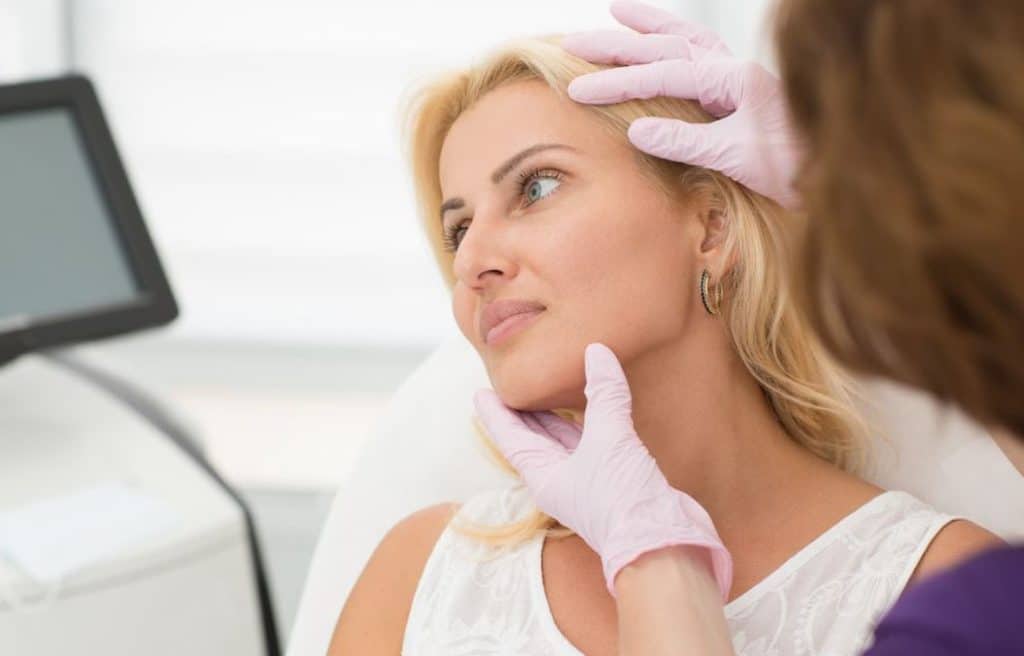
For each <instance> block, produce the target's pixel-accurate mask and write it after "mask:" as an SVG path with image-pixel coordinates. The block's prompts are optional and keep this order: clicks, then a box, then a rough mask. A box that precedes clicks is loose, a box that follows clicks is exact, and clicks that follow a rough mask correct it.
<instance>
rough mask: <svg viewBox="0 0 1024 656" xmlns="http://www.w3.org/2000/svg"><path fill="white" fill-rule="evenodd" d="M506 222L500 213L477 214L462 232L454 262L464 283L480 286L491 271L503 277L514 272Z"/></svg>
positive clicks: (454, 267)
mask: <svg viewBox="0 0 1024 656" xmlns="http://www.w3.org/2000/svg"><path fill="white" fill-rule="evenodd" d="M507 223H508V222H507V219H506V217H504V216H501V215H500V214H497V213H493V214H490V215H480V214H479V213H478V214H477V215H476V216H475V217H474V218H473V220H472V222H471V223H469V224H468V225H467V226H466V229H464V230H463V232H462V241H460V242H459V247H458V249H457V250H456V251H455V260H454V263H453V272H454V273H455V276H456V277H457V278H459V279H460V280H461V281H462V282H463V284H466V285H468V286H475V285H479V284H480V283H481V281H482V279H483V277H484V276H485V274H487V273H488V272H494V273H495V274H497V275H502V276H507V275H510V274H511V273H512V272H513V270H514V266H515V265H514V262H513V259H512V257H511V253H510V249H509V247H508V246H509V244H508V231H507V226H506V224H507Z"/></svg>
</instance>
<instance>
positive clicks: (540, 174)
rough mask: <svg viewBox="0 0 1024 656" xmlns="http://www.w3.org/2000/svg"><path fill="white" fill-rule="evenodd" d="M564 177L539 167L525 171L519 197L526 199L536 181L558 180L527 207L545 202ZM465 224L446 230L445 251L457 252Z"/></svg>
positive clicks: (517, 183) (520, 181) (521, 178)
mask: <svg viewBox="0 0 1024 656" xmlns="http://www.w3.org/2000/svg"><path fill="white" fill-rule="evenodd" d="M563 177H564V176H563V174H562V172H561V171H559V170H557V169H550V168H539V167H538V168H533V169H527V170H525V171H523V172H522V173H520V174H519V176H518V180H517V182H516V186H517V188H518V189H517V195H518V196H519V197H520V198H522V197H524V196H525V194H526V191H527V188H529V187H530V185H532V184H533V183H534V182H535V181H538V180H547V179H551V180H556V181H557V182H558V184H557V185H556V186H555V187H554V188H552V189H551V191H550V192H549V193H547V194H545V195H544V196H541V197H540V198H537V199H535V200H528V202H526V205H527V206H529V205H533V204H534V203H536V202H537V201H540V200H543V199H545V198H547V197H548V196H550V195H551V194H553V193H555V192H556V191H557V190H558V187H560V186H561V183H562V179H563ZM465 224H466V221H460V222H459V223H458V224H456V225H450V226H448V227H446V228H444V235H443V240H444V250H446V251H448V252H449V253H454V252H455V251H456V250H458V248H459V243H461V242H462V239H461V238H460V237H459V233H460V232H462V231H463V230H468V228H464V227H463V226H464V225H465Z"/></svg>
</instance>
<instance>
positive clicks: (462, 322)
mask: <svg viewBox="0 0 1024 656" xmlns="http://www.w3.org/2000/svg"><path fill="white" fill-rule="evenodd" d="M620 170H621V169H620ZM624 177H625V176H621V175H620V176H618V177H617V179H613V180H611V181H608V182H610V183H612V184H595V185H592V186H591V187H588V188H587V189H577V190H573V191H572V192H570V193H572V198H568V193H567V194H566V197H563V198H560V199H557V200H556V199H555V198H554V197H552V201H551V202H552V203H553V204H552V206H551V208H550V209H546V210H545V214H544V215H542V214H540V213H536V214H534V215H533V216H532V217H529V216H528V213H527V214H524V215H523V216H521V217H518V220H519V221H520V223H517V224H516V225H517V227H516V233H515V236H514V237H512V238H511V239H509V240H506V241H505V242H504V243H506V244H510V245H509V246H508V248H509V249H510V252H509V254H508V255H507V257H515V258H517V260H518V262H517V263H516V264H517V269H518V275H517V278H521V280H513V281H510V284H509V285H508V286H509V289H510V291H507V292H503V291H499V292H498V293H497V296H499V297H500V296H527V297H534V298H538V299H540V300H542V301H543V302H545V303H546V304H547V305H548V309H547V310H545V311H544V314H543V315H542V316H541V317H539V318H538V320H537V321H536V323H535V324H534V325H532V326H530V327H529V328H528V329H527V330H525V331H523V332H522V333H520V334H518V335H516V336H514V337H513V338H512V339H511V340H509V341H508V342H506V343H503V344H501V345H499V346H498V347H497V348H495V349H491V348H489V347H486V346H484V345H483V344H481V343H480V340H479V337H477V336H476V334H475V332H470V331H475V325H473V321H472V318H473V316H474V313H475V306H476V303H477V302H478V301H477V299H476V298H475V294H474V293H473V292H472V291H470V290H469V289H468V288H466V287H465V286H463V285H461V284H460V285H457V287H456V289H455V291H454V294H453V311H454V312H455V315H456V318H457V322H458V323H459V326H460V329H461V330H462V332H463V334H464V335H467V338H468V339H470V342H471V343H472V344H473V345H474V347H475V348H476V349H477V351H478V353H480V356H481V358H482V360H483V362H484V365H485V367H486V369H487V373H488V376H489V378H490V380H491V384H492V386H493V388H494V390H495V391H496V392H497V393H498V395H499V396H500V397H501V399H502V401H503V402H504V403H505V404H506V405H508V406H509V407H511V408H514V409H517V410H549V409H553V408H572V409H576V410H579V411H581V412H582V410H583V409H584V408H585V406H586V396H585V395H584V386H585V384H586V378H585V373H584V362H583V354H584V349H585V347H586V345H587V344H589V343H591V342H601V343H603V344H606V345H607V346H609V347H610V348H611V349H612V350H613V351H614V352H615V353H616V354H617V355H618V357H619V359H620V362H621V363H622V365H623V368H624V369H625V370H626V372H627V376H628V372H629V367H628V365H629V361H630V360H632V359H633V358H635V357H637V356H639V355H642V354H644V353H646V352H649V351H652V350H656V349H657V348H659V347H661V346H664V345H665V344H668V343H671V342H672V341H673V340H676V339H679V338H680V337H681V335H682V334H683V332H684V331H685V328H686V323H687V321H686V319H687V316H688V314H689V313H688V312H686V311H684V308H688V307H691V306H692V302H693V293H694V291H693V290H695V289H696V287H695V286H694V285H690V284H688V282H689V279H690V278H692V277H693V276H692V271H693V270H694V266H695V264H694V262H693V255H692V250H688V248H687V245H688V244H691V243H692V242H693V239H694V238H695V237H690V238H688V233H687V230H686V227H685V226H684V224H683V221H684V217H683V216H681V214H680V212H681V210H679V209H678V208H673V207H671V206H669V205H667V204H666V203H665V202H664V199H663V198H662V197H661V195H660V193H661V192H660V191H658V190H656V189H653V188H651V187H650V186H649V184H644V183H643V181H636V180H634V181H632V182H631V181H629V180H628V179H627V180H625V181H624ZM638 183H639V184H638ZM599 190H605V191H599ZM559 191H560V190H559ZM555 193H556V194H557V193H559V192H555ZM580 199H585V200H583V201H581V200H580ZM540 202H544V201H540ZM691 248H692V247H691ZM535 282H536V284H535ZM691 287H693V289H692V290H691V289H690V288H691ZM511 290H514V291H511ZM470 335H472V337H471V338H470Z"/></svg>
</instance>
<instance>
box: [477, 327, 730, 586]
mask: <svg viewBox="0 0 1024 656" xmlns="http://www.w3.org/2000/svg"><path fill="white" fill-rule="evenodd" d="M585 369H586V377H587V383H586V388H585V394H586V397H587V407H586V410H585V412H584V418H583V425H582V427H580V426H577V425H576V424H574V423H573V422H571V421H567V420H565V419H562V418H561V417H559V416H558V415H556V414H555V413H553V412H520V411H516V410H512V409H510V408H508V407H507V406H506V405H505V404H504V403H502V401H501V399H500V398H499V397H498V395H497V394H495V393H494V392H493V391H491V390H487V389H483V390H479V391H478V392H477V393H476V395H475V396H474V397H473V402H474V405H475V406H476V410H477V415H478V416H479V418H480V420H481V422H482V423H483V424H484V426H485V428H486V429H487V432H488V434H489V436H490V438H491V439H492V441H493V442H494V443H495V445H496V446H497V447H498V449H499V450H500V451H501V452H502V454H504V456H505V458H506V459H507V460H508V461H509V463H510V464H511V465H512V466H513V467H514V468H515V469H516V470H517V471H518V472H519V473H520V475H521V476H522V477H523V481H524V482H525V483H526V486H527V487H528V488H529V490H530V491H531V492H532V494H533V498H534V502H535V503H536V505H537V507H538V508H539V509H540V510H542V511H543V512H545V513H547V514H548V515H550V516H551V517H554V518H555V519H557V520H558V521H559V522H561V523H562V525H563V526H566V527H568V528H571V529H572V530H574V531H576V533H577V534H579V536H580V537H581V538H583V540H584V541H585V542H586V543H587V544H588V545H590V548H591V549H593V550H594V551H595V552H596V553H597V554H598V555H599V556H600V557H601V563H602V568H603V571H604V577H605V583H606V585H607V588H608V592H609V593H610V594H611V595H612V596H613V597H615V596H616V594H615V586H614V583H615V576H616V575H617V574H618V572H619V571H620V570H621V569H622V568H623V567H625V566H626V565H628V564H629V563H631V562H632V561H633V560H635V559H636V558H638V557H639V556H641V555H643V554H644V553H647V552H649V551H654V550H656V549H662V548H665V547H669V546H675V545H679V546H687V547H697V548H698V549H699V550H706V551H704V553H706V555H707V559H706V560H707V562H708V563H709V564H710V566H711V570H712V571H711V574H712V576H713V578H714V579H715V581H716V583H717V584H718V587H719V590H720V592H721V594H722V602H723V603H725V601H726V600H727V599H728V595H729V589H730V588H731V586H732V556H731V555H730V554H729V551H728V550H727V549H726V548H725V545H723V544H722V541H721V539H720V538H719V537H718V533H717V531H716V530H715V527H714V524H713V523H712V521H711V518H710V517H709V516H708V514H707V512H706V511H705V510H704V508H703V507H702V506H701V505H700V504H699V503H697V502H696V501H695V500H694V499H693V498H692V497H690V496H689V495H687V494H686V493H684V492H681V491H680V490H677V489H675V488H673V487H672V486H671V485H669V483H668V481H667V480H666V479H665V476H664V474H663V473H662V471H661V470H660V469H659V468H658V464H657V462H655V460H654V458H653V457H652V456H651V454H650V452H649V451H648V450H647V447H646V446H645V445H644V443H643V442H642V441H641V440H640V438H639V436H638V435H637V433H636V430H635V429H634V427H633V418H632V396H631V395H630V391H629V384H628V383H627V381H626V376H625V373H624V372H623V370H622V367H621V365H620V364H619V361H618V359H617V358H616V357H615V354H614V353H613V352H612V351H611V349H609V348H608V347H607V346H605V345H604V344H600V343H594V344H590V345H588V346H587V348H586V351H585Z"/></svg>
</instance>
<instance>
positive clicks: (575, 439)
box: [532, 412, 583, 451]
mask: <svg viewBox="0 0 1024 656" xmlns="http://www.w3.org/2000/svg"><path fill="white" fill-rule="evenodd" d="M532 414H533V416H534V418H535V419H536V420H537V421H538V422H540V424H541V426H543V427H544V430H546V431H547V433H548V434H549V435H551V436H553V437H554V438H555V439H557V440H558V441H559V442H561V443H562V446H564V447H565V448H566V449H568V450H569V451H573V450H574V449H575V448H576V447H577V446H578V445H579V443H580V438H581V437H583V431H582V430H581V429H580V428H579V426H577V425H576V424H574V423H572V422H571V421H566V420H565V419H562V418H561V417H559V416H558V415H556V414H555V413H553V412H534V413H532Z"/></svg>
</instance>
